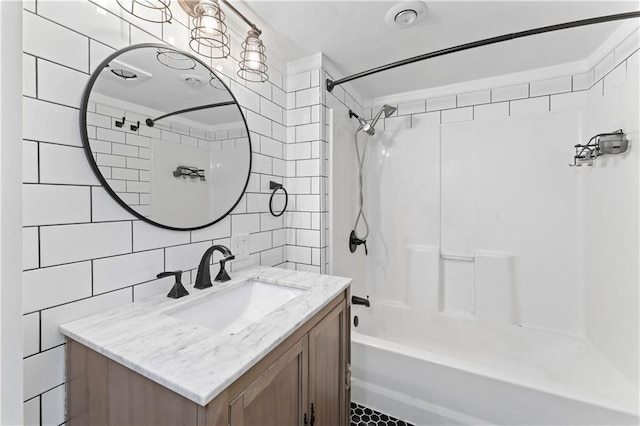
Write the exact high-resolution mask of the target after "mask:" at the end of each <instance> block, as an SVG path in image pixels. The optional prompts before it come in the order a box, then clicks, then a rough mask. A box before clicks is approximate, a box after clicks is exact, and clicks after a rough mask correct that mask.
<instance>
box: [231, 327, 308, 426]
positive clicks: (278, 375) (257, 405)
mask: <svg viewBox="0 0 640 426" xmlns="http://www.w3.org/2000/svg"><path fill="white" fill-rule="evenodd" d="M307 387H308V385H307V336H305V337H304V338H302V339H300V340H299V341H298V342H297V343H296V344H294V345H293V347H291V348H290V349H289V350H288V351H287V352H286V353H285V354H284V355H282V357H280V358H279V359H278V360H277V361H276V362H275V363H274V364H273V365H271V366H270V367H269V369H267V371H265V372H264V373H263V374H262V375H260V377H258V378H257V379H256V380H255V381H254V382H253V383H251V384H250V385H249V386H248V387H247V388H246V389H245V390H244V391H243V392H242V393H241V394H240V395H239V396H238V397H237V398H235V399H234V400H233V401H231V403H230V405H229V415H230V421H229V425H230V426H241V425H246V426H250V425H260V426H263V425H264V426H270V425H273V426H288V425H291V426H296V425H298V426H299V425H302V424H303V409H304V407H306V406H307Z"/></svg>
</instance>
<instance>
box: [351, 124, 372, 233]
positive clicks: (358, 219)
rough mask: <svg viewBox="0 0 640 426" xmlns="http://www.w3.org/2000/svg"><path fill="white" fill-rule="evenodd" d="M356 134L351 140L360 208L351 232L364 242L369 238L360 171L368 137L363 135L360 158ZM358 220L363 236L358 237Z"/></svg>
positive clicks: (365, 153)
mask: <svg viewBox="0 0 640 426" xmlns="http://www.w3.org/2000/svg"><path fill="white" fill-rule="evenodd" d="M358 132H359V130H356V132H355V133H354V135H353V139H354V142H355V145H356V157H358V188H359V192H358V201H359V207H360V208H359V210H358V216H357V217H356V223H355V224H354V225H353V232H354V234H355V236H356V238H358V239H360V240H363V241H365V240H366V239H367V238H368V237H369V223H368V222H367V218H366V217H365V215H364V210H363V204H364V195H363V189H362V169H363V167H364V159H365V157H366V155H367V144H368V142H369V135H368V134H367V133H365V135H366V136H365V139H364V146H363V148H362V156H361V155H360V147H359V145H358ZM360 219H362V223H363V224H364V235H363V236H360V235H358V224H359V223H360Z"/></svg>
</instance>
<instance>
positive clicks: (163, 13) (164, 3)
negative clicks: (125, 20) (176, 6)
mask: <svg viewBox="0 0 640 426" xmlns="http://www.w3.org/2000/svg"><path fill="white" fill-rule="evenodd" d="M116 2H117V3H118V4H119V5H120V7H121V8H122V9H124V10H125V11H126V12H127V13H129V14H131V15H133V16H135V17H137V18H140V19H142V20H143V21H147V22H155V23H157V24H162V23H165V22H169V23H170V22H171V18H173V15H172V14H171V9H169V5H170V4H171V0H116Z"/></svg>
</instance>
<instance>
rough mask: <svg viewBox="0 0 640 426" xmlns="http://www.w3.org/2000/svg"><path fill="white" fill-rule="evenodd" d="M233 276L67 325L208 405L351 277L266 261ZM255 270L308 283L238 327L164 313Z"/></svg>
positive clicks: (70, 332)
mask: <svg viewBox="0 0 640 426" xmlns="http://www.w3.org/2000/svg"><path fill="white" fill-rule="evenodd" d="M216 267H217V265H215V266H214V269H215V268H216ZM214 272H215V271H214ZM212 275H213V274H212ZM231 276H232V278H233V279H232V280H231V281H228V282H226V283H222V284H220V283H214V285H213V287H212V288H208V289H205V290H197V289H193V288H192V287H191V286H188V287H186V288H187V290H189V293H190V294H189V295H188V296H186V297H182V298H180V299H177V300H176V299H169V298H167V297H166V296H165V295H159V296H155V297H152V298H149V299H146V300H143V301H140V302H136V303H133V304H130V305H126V306H122V307H119V308H115V309H110V310H108V311H104V312H101V313H97V314H94V315H91V316H88V317H85V318H82V319H79V320H76V321H72V322H69V323H66V324H63V325H61V326H60V331H61V333H62V334H64V335H65V336H67V337H69V338H71V339H73V340H75V341H77V342H79V343H82V344H83V345H85V346H87V347H89V348H91V349H93V350H94V351H96V352H99V353H101V354H102V355H104V356H106V357H108V358H110V359H112V360H114V361H116V362H118V363H120V364H122V365H124V366H125V367H128V368H130V369H131V370H134V371H136V372H138V373H140V374H141V375H143V376H145V377H147V378H149V379H151V380H153V381H155V382H157V383H159V384H161V385H163V386H165V387H167V388H169V389H171V390H172V391H174V392H176V393H178V394H180V395H182V396H184V397H185V398H188V399H190V400H191V401H194V402H196V403H197V404H200V405H203V406H204V405H206V404H208V403H209V402H210V401H211V400H212V399H213V398H215V397H216V396H217V395H218V394H219V393H220V392H222V391H223V390H224V389H225V388H227V387H228V386H229V385H230V384H231V383H233V382H234V381H235V380H236V379H238V378H239V377H240V376H242V374H244V373H245V372H246V371H247V370H249V369H250V368H251V367H252V366H253V365H255V364H256V363H257V362H258V361H260V359H262V358H263V357H264V356H265V355H266V354H268V353H269V352H270V351H271V350H272V349H274V348H275V347H276V346H278V344H279V343H281V342H282V341H284V340H285V339H286V338H287V337H288V336H290V335H291V334H293V332H294V331H295V330H297V329H298V327H300V326H301V325H302V324H303V323H305V322H306V321H308V320H309V319H311V318H312V317H313V316H314V315H315V314H316V313H318V312H319V311H320V310H321V309H322V308H323V307H324V306H326V305H327V304H328V303H329V302H330V301H331V300H332V299H333V298H334V297H336V296H337V295H338V294H339V293H340V292H341V291H343V290H344V289H345V288H347V287H348V286H349V284H350V283H351V279H349V278H343V277H335V276H331V275H320V274H315V273H311V272H298V271H291V270H287V269H281V268H271V267H262V266H259V267H252V268H247V269H242V270H239V271H235V272H234V273H232V274H231ZM255 277H259V278H264V279H265V280H271V281H275V282H278V283H282V284H294V285H295V286H296V287H299V288H306V289H307V290H306V291H305V292H304V293H302V294H300V295H299V296H297V297H296V298H294V299H292V300H290V301H289V302H287V303H286V304H285V305H283V306H281V307H280V308H278V309H276V310H275V311H273V312H271V313H270V314H268V315H267V316H265V317H264V318H262V319H261V320H260V321H259V322H258V323H254V324H251V325H249V326H248V327H247V328H245V329H243V330H241V331H239V332H238V333H237V334H235V335H228V334H222V333H220V332H216V331H213V330H211V329H208V328H205V327H202V326H199V325H195V324H192V323H189V322H186V321H183V320H180V319H178V318H175V317H172V316H170V315H167V314H165V313H163V312H166V311H170V312H172V311H175V310H176V308H177V307H178V306H181V305H186V304H190V303H192V302H194V301H196V300H200V299H203V298H206V297H209V296H211V295H212V294H214V293H216V292H220V291H224V290H226V289H228V288H230V287H232V286H235V285H238V284H239V283H241V282H243V281H245V280H247V279H251V278H255ZM167 291H169V288H167Z"/></svg>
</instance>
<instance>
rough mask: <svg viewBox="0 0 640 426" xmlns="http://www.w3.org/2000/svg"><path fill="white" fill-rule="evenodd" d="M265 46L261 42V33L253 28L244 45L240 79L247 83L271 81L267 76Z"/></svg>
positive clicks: (239, 73) (241, 56)
mask: <svg viewBox="0 0 640 426" xmlns="http://www.w3.org/2000/svg"><path fill="white" fill-rule="evenodd" d="M264 50H265V49H264V44H262V40H260V32H259V30H258V29H257V28H255V27H253V28H251V29H250V30H249V32H248V33H247V38H246V39H245V41H244V43H242V52H240V62H239V63H238V66H239V67H240V69H239V70H238V77H240V78H241V79H243V80H247V81H256V82H264V81H267V80H268V79H269V76H268V75H267V64H266V62H267V57H266V56H265V54H264Z"/></svg>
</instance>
